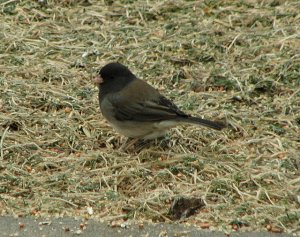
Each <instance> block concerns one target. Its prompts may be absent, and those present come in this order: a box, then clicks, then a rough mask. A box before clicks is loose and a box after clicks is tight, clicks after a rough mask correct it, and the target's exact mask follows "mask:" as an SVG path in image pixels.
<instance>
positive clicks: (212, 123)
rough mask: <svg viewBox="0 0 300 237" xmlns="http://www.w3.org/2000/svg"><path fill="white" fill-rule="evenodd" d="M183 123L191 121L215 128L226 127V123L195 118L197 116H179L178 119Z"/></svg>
mask: <svg viewBox="0 0 300 237" xmlns="http://www.w3.org/2000/svg"><path fill="white" fill-rule="evenodd" d="M180 120H181V121H182V122H184V123H192V124H198V125H203V126H206V127H209V128H212V129H215V130H221V129H223V128H225V127H226V123H223V122H219V121H218V122H217V121H210V120H206V119H202V118H197V117H191V116H190V117H186V118H181V119H180Z"/></svg>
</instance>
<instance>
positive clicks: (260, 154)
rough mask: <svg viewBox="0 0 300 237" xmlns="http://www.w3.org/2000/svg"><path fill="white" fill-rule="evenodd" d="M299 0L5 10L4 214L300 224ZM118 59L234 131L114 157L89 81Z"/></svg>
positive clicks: (200, 134)
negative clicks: (196, 203)
mask: <svg viewBox="0 0 300 237" xmlns="http://www.w3.org/2000/svg"><path fill="white" fill-rule="evenodd" d="M299 9H300V2H299V1H297V0H294V1H293V0H290V1H282V0H266V1H252V0H245V1H225V0H224V1H213V0H206V1H183V0H181V1H180V0H179V1H147V2H146V1H130V0H127V1H125V0H124V1H108V0H107V1H92V0H91V1H72V0H70V1H51V0H49V1H46V0H45V1H31V0H30V1H29V0H28V1H14V0H10V1H3V0H2V1H0V10H1V13H0V14H1V41H0V47H1V51H0V52H1V54H0V57H1V65H0V73H1V74H0V93H1V98H0V111H1V113H0V131H1V140H0V149H1V154H0V159H1V162H0V193H1V196H0V208H1V210H2V214H18V215H19V214H22V215H42V216H43V215H53V216H57V215H70V216H73V215H81V216H88V214H87V212H86V210H87V207H88V206H90V207H92V208H93V211H94V214H93V215H92V217H94V218H101V219H103V220H118V219H122V218H129V219H134V220H152V221H164V220H167V219H168V218H167V217H166V214H167V212H168V208H169V206H170V202H171V200H172V199H173V198H174V197H177V196H201V197H203V199H204V200H205V201H206V203H207V206H206V208H204V209H202V210H201V211H200V212H199V213H198V214H197V215H195V216H193V217H191V218H190V219H189V220H188V222H189V223H196V224H199V225H201V224H203V223H206V222H207V223H208V225H209V226H210V227H211V229H225V230H227V229H230V228H231V226H230V224H231V223H237V224H238V225H239V224H241V223H247V224H248V225H249V227H247V228H246V227H245V228H244V229H255V230H261V229H265V228H267V227H268V228H270V227H274V228H278V229H279V231H281V230H283V231H288V232H290V231H297V230H298V231H299V226H300V221H299V218H300V211H299V205H300V204H299V202H300V178H299V174H300V158H299V157H300V155H299V154H300V136H299V132H300V129H299V126H300V112H299V111H300V13H299ZM111 61H120V62H122V63H124V64H126V65H128V66H129V68H130V69H132V71H133V72H134V73H136V74H137V75H138V76H139V77H140V78H142V79H144V80H147V81H148V82H149V83H151V84H152V85H154V86H155V87H156V88H158V89H160V90H161V92H162V93H163V94H165V95H166V96H167V97H169V98H172V99H174V100H175V102H176V103H177V104H178V105H179V107H180V108H182V109H183V110H184V111H186V112H188V113H191V114H199V115H203V116H204V117H206V118H221V117H226V118H227V120H228V121H229V123H230V125H231V127H230V128H229V129H227V130H225V131H224V132H223V131H222V132H215V131H211V130H208V129H204V128H202V127H195V126H194V127H180V128H177V129H174V130H173V131H172V132H171V133H170V135H169V138H168V139H167V142H168V144H167V146H161V145H153V146H151V147H150V148H146V149H143V150H142V151H139V152H123V151H119V150H118V149H117V148H118V147H120V144H121V143H122V142H123V140H122V137H121V136H119V135H118V134H116V133H115V132H113V131H112V130H111V129H110V128H109V127H108V125H107V123H106V122H105V121H104V120H103V118H102V117H101V114H100V112H99V106H98V100H97V89H96V88H95V87H94V86H93V85H92V84H91V82H90V79H91V78H92V76H93V75H94V74H95V73H96V71H97V70H98V69H99V68H100V66H103V65H104V64H105V63H108V62H111Z"/></svg>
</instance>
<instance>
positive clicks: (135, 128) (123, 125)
mask: <svg viewBox="0 0 300 237" xmlns="http://www.w3.org/2000/svg"><path fill="white" fill-rule="evenodd" d="M177 124H178V123H177V122H176V121H163V122H155V123H152V122H133V121H122V122H121V121H114V122H113V123H110V125H111V126H112V127H113V128H114V129H115V130H116V131H117V132H118V133H120V134H122V135H124V136H126V137H131V138H141V139H146V140H148V139H154V138H157V137H161V136H163V135H165V134H166V132H167V131H168V130H169V129H170V128H172V127H174V126H176V125H177Z"/></svg>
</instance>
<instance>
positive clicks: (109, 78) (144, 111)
mask: <svg viewBox="0 0 300 237" xmlns="http://www.w3.org/2000/svg"><path fill="white" fill-rule="evenodd" d="M94 83H95V84H96V85H97V86H98V88H99V104H100V110H101V112H102V115H103V117H104V118H105V119H106V120H107V121H108V123H109V124H110V125H111V126H112V127H113V128H114V129H115V131H116V132H118V133H120V134H121V135H124V136H126V137H128V138H136V139H141V140H150V139H155V138H159V137H162V136H164V135H165V134H166V133H167V132H168V131H169V129H171V128H173V127H175V126H177V125H182V124H194V125H202V126H206V127H209V128H212V129H215V130H221V129H223V128H224V127H226V124H225V123H223V122H217V121H210V120H206V119H202V118H199V117H194V116H191V115H188V114H186V113H185V112H183V111H181V110H180V109H179V108H178V107H177V106H176V105H175V104H174V103H173V102H172V101H171V100H169V99H167V98H166V97H165V96H163V95H162V94H160V93H159V91H158V90H156V89H155V88H154V87H153V86H151V85H150V84H148V83H147V82H145V81H143V80H141V79H139V78H137V77H136V76H135V75H134V74H133V73H132V72H131V71H130V70H129V69H128V68H127V67H126V66H124V65H123V64H121V63H118V62H112V63H108V64H106V65H105V66H103V67H102V68H101V69H100V70H99V72H98V74H97V76H96V77H95V78H94Z"/></svg>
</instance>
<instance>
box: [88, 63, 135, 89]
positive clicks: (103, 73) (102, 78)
mask: <svg viewBox="0 0 300 237" xmlns="http://www.w3.org/2000/svg"><path fill="white" fill-rule="evenodd" d="M134 79H136V77H135V75H134V74H133V73H132V72H131V71H130V70H129V69H128V68H127V67H126V66H124V65H122V64H121V63H109V64H107V65H105V66H104V67H102V68H101V69H100V71H99V75H98V76H97V77H96V78H95V79H94V82H95V83H96V84H98V86H99V88H100V94H102V95H104V94H107V93H111V92H118V91H120V90H121V89H123V88H124V87H125V86H126V85H127V84H128V83H130V82H131V81H133V80H134Z"/></svg>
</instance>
